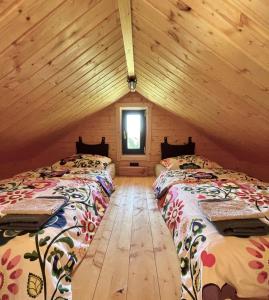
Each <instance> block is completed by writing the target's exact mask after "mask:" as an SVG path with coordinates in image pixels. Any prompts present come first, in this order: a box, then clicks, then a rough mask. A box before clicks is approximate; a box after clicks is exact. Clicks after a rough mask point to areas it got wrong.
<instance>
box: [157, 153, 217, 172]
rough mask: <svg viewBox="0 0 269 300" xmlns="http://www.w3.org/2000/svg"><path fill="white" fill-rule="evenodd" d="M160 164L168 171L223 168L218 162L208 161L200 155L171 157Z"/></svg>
mask: <svg viewBox="0 0 269 300" xmlns="http://www.w3.org/2000/svg"><path fill="white" fill-rule="evenodd" d="M160 164H161V165H163V166H164V167H166V168H167V169H168V170H178V169H217V168H222V167H221V166H220V165H219V164H217V163H216V162H214V161H211V160H208V159H206V158H204V157H202V156H200V155H180V156H176V157H169V158H165V159H163V160H161V162H160Z"/></svg>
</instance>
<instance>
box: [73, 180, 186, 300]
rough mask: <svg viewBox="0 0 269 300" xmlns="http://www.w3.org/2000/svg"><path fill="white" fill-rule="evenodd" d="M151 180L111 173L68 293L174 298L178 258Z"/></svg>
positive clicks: (92, 299)
mask: <svg viewBox="0 0 269 300" xmlns="http://www.w3.org/2000/svg"><path fill="white" fill-rule="evenodd" d="M153 180H154V179H153V178H152V177H146V178H145V177H118V178H116V179H115V184H116V187H117V189H116V191H115V192H114V194H113V196H112V197H111V202H110V206H109V208H108V210H107V212H106V214H105V216H104V219H103V221H102V222H101V225H100V227H99V229H98V231H97V233H96V236H95V237H94V240H93V242H92V244H91V245H90V248H89V250H88V253H87V255H86V257H85V259H84V260H83V262H82V263H81V265H80V266H79V268H78V269H77V271H76V273H75V275H74V279H73V286H74V288H73V299H78V300H108V299H122V300H138V299H139V300H140V299H141V300H151V299H152V300H153V299H154V300H178V299H179V294H180V283H179V263H178V259H177V255H176V251H175V247H174V244H173V241H172V238H171V235H170V233H169V231H168V229H167V227H166V225H165V223H164V221H163V219H162V217H161V215H160V213H159V211H158V208H157V205H156V200H155V199H154V195H153V191H152V188H151V186H152V183H153Z"/></svg>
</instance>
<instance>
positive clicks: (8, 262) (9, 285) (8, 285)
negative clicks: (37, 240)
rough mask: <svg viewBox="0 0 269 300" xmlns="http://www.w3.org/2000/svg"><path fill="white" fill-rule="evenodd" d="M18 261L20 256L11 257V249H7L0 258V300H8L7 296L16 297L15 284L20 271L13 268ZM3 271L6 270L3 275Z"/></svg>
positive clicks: (16, 286) (16, 288)
mask: <svg viewBox="0 0 269 300" xmlns="http://www.w3.org/2000/svg"><path fill="white" fill-rule="evenodd" d="M20 259H21V257H20V255H17V256H14V257H13V258H12V257H11V249H7V250H6V251H5V253H4V254H3V255H2V257H1V261H0V265H1V268H0V295H1V300H9V295H16V294H17V293H18V291H19V287H18V285H17V283H15V282H17V278H19V277H20V276H21V275H22V269H15V270H14V268H15V267H16V266H17V265H18V263H19V262H20ZM4 269H5V270H6V272H5V273H3V270H4ZM13 281H15V282H13ZM12 299H13V297H12Z"/></svg>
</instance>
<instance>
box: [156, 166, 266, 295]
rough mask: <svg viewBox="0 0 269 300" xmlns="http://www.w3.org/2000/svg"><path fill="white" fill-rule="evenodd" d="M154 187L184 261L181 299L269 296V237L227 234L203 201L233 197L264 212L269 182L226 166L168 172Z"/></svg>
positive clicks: (178, 251) (182, 264) (180, 257)
mask: <svg viewBox="0 0 269 300" xmlns="http://www.w3.org/2000/svg"><path fill="white" fill-rule="evenodd" d="M197 172H198V173H200V176H198V177H197V178H196V177H195V176H194V175H197ZM210 176H211V177H212V178H210ZM154 190H155V193H156V196H157V198H158V204H159V207H160V210H161V214H162V216H163V218H164V220H165V222H166V224H167V226H168V227H169V229H170V231H171V233H172V236H173V240H174V243H175V246H176V250H177V253H178V256H179V259H180V267H181V282H182V296H181V299H182V300H183V299H184V300H197V299H203V300H209V299H210V300H211V299H214V300H221V299H232V300H234V299H238V298H237V297H240V298H241V297H242V298H244V297H245V298H255V299H267V297H268V295H269V265H268V258H269V236H268V235H267V236H251V237H248V238H239V237H234V236H229V237H224V236H223V235H221V234H219V233H218V231H217V229H216V228H215V226H214V225H213V224H212V223H211V222H209V221H208V220H207V219H206V218H205V217H204V215H203V214H202V213H201V211H200V209H199V205H198V204H199V202H200V201H203V200H208V199H218V200H222V199H223V200H225V199H226V198H227V197H229V198H232V199H234V200H238V201H246V202H247V203H248V204H249V205H250V206H254V207H255V208H256V209H257V210H258V211H262V209H263V208H268V206H269V188H268V185H266V184H264V183H261V182H260V181H258V180H254V179H253V178H250V177H248V176H246V175H245V174H242V173H237V172H233V171H229V170H225V169H218V170H217V171H216V170H212V169H211V170H210V169H199V170H177V171H168V172H164V173H162V174H161V175H160V176H159V178H157V180H156V181H155V183H154ZM212 205H214V203H213V202H212ZM263 221H264V222H267V223H269V222H268V220H265V219H263Z"/></svg>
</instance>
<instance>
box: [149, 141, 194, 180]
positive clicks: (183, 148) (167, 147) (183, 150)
mask: <svg viewBox="0 0 269 300" xmlns="http://www.w3.org/2000/svg"><path fill="white" fill-rule="evenodd" d="M179 153H180V154H179ZM194 153H195V143H193V142H192V137H191V136H190V137H189V138H188V143H186V144H183V145H172V144H169V143H168V138H167V137H166V136H165V137H164V141H163V143H161V157H162V159H165V158H168V157H173V156H177V155H184V154H194ZM166 170H167V168H166V167H165V166H163V165H161V164H156V165H155V169H154V172H155V176H156V177H159V175H160V174H161V173H162V172H164V171H166Z"/></svg>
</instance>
